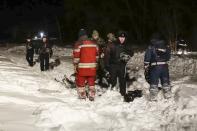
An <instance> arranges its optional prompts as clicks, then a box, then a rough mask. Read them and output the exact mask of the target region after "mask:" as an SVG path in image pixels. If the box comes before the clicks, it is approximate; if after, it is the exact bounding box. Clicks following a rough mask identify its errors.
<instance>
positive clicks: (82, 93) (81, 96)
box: [78, 87, 86, 99]
mask: <svg viewBox="0 0 197 131" xmlns="http://www.w3.org/2000/svg"><path fill="white" fill-rule="evenodd" d="M78 94H79V99H86V91H85V87H78Z"/></svg>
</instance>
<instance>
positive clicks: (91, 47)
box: [73, 29, 99, 101]
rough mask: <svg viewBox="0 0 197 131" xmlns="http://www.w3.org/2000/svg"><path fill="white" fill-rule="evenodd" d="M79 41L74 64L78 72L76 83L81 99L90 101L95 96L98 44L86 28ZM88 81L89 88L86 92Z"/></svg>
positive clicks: (76, 45) (75, 46)
mask: <svg viewBox="0 0 197 131" xmlns="http://www.w3.org/2000/svg"><path fill="white" fill-rule="evenodd" d="M78 37H79V39H78V41H77V42H76V43H75V45H74V50H73V64H74V70H75V73H76V85H77V91H78V94H79V98H80V99H86V97H87V96H88V98H89V100H90V101H93V100H94V98H95V93H96V91H95V78H96V66H97V59H98V55H99V52H98V46H97V44H96V43H95V41H93V40H90V39H88V36H87V33H86V30H84V29H80V31H79V34H78ZM86 82H87V84H88V87H89V90H88V94H86Z"/></svg>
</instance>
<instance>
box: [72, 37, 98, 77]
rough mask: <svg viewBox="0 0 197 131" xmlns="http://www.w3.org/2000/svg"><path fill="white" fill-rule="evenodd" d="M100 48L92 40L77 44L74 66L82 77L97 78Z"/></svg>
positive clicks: (74, 51) (74, 52)
mask: <svg viewBox="0 0 197 131" xmlns="http://www.w3.org/2000/svg"><path fill="white" fill-rule="evenodd" d="M98 54H99V51H98V46H97V44H96V43H95V42H94V41H92V40H82V41H78V42H76V44H75V46H74V50H73V58H74V61H73V63H74V65H75V66H77V73H78V75H80V76H96V66H97V59H98Z"/></svg>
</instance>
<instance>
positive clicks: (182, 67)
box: [128, 53, 197, 76]
mask: <svg viewBox="0 0 197 131" xmlns="http://www.w3.org/2000/svg"><path fill="white" fill-rule="evenodd" d="M143 65H144V53H135V54H134V56H133V57H132V58H131V59H130V61H129V64H128V67H129V68H131V69H135V68H136V67H139V68H140V69H143ZM169 70H170V75H171V76H186V75H188V76H189V75H196V74H197V59H195V58H190V57H187V56H185V57H180V56H174V55H173V56H172V58H171V60H170V62H169Z"/></svg>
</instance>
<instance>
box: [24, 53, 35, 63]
mask: <svg viewBox="0 0 197 131" xmlns="http://www.w3.org/2000/svg"><path fill="white" fill-rule="evenodd" d="M33 57H34V50H27V53H26V60H27V62H28V63H29V65H30V66H33Z"/></svg>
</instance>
